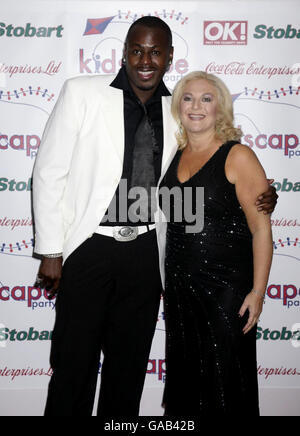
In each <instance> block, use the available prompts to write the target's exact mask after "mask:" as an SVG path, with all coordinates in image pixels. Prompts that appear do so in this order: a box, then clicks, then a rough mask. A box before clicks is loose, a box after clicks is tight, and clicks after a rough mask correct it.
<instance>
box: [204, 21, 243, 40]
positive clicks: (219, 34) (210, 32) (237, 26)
mask: <svg viewBox="0 0 300 436" xmlns="http://www.w3.org/2000/svg"><path fill="white" fill-rule="evenodd" d="M247 42H248V21H204V29H203V44H204V45H246V44H247Z"/></svg>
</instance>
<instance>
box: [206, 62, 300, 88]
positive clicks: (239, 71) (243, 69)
mask: <svg viewBox="0 0 300 436" xmlns="http://www.w3.org/2000/svg"><path fill="white" fill-rule="evenodd" d="M205 71H206V72H207V73H211V74H224V75H225V76H234V75H243V74H245V75H246V76H264V77H266V78H267V79H272V78H273V77H276V76H296V75H299V74H300V66H299V64H295V65H293V66H292V67H291V66H287V65H265V64H259V63H257V62H256V61H252V62H249V63H246V62H238V61H232V62H229V63H227V64H217V63H216V62H214V61H213V62H210V63H209V64H208V65H207V66H206V68H205ZM295 86H296V85H295Z"/></svg>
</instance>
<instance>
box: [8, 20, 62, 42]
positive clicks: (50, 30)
mask: <svg viewBox="0 0 300 436" xmlns="http://www.w3.org/2000/svg"><path fill="white" fill-rule="evenodd" d="M63 30H64V28H63V26H62V25H59V26H57V27H34V26H33V25H32V24H31V23H26V24H25V26H13V25H12V24H8V25H6V24H5V23H0V37H1V36H7V37H9V38H11V37H16V38H20V37H25V38H33V37H37V38H51V37H52V36H55V37H56V38H61V37H62V31H63Z"/></svg>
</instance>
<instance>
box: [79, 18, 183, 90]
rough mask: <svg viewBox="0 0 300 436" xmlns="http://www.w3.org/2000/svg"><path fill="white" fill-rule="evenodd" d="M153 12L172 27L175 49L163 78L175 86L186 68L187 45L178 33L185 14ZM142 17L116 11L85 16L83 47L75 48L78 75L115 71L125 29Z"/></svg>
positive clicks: (117, 67) (111, 72)
mask: <svg viewBox="0 0 300 436" xmlns="http://www.w3.org/2000/svg"><path fill="white" fill-rule="evenodd" d="M147 13H148V11H147ZM153 15H155V16H157V17H159V18H161V19H163V20H164V21H166V22H167V24H169V25H170V28H171V30H172V34H173V45H174V46H176V52H175V57H174V59H173V64H172V65H171V67H170V69H169V71H168V72H167V74H166V75H165V77H164V80H165V81H166V82H174V85H175V83H176V82H177V81H178V80H179V79H180V78H181V77H182V75H183V74H186V73H187V72H188V70H189V64H188V52H189V47H188V44H187V42H186V41H185V40H184V38H183V37H182V36H181V32H182V28H183V26H186V25H187V24H188V17H186V16H184V15H183V14H182V13H181V12H177V13H175V11H172V12H167V11H166V10H162V11H161V12H157V11H155V12H154V14H153ZM142 16H143V14H139V15H138V14H134V13H132V12H122V11H118V13H117V14H116V15H113V16H110V17H105V18H89V19H87V21H86V22H85V27H84V32H83V36H84V39H83V45H84V47H82V48H80V49H79V72H80V74H95V73H96V74H116V73H117V72H118V70H119V68H120V67H121V64H122V53H123V46H124V40H125V37H126V34H127V31H128V28H129V26H130V25H131V24H132V23H134V21H136V20H137V19H138V18H140V17H142ZM177 31H178V32H177Z"/></svg>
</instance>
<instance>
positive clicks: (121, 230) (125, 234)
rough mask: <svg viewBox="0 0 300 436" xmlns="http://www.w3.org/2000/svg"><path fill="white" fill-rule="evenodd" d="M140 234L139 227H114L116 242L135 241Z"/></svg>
mask: <svg viewBox="0 0 300 436" xmlns="http://www.w3.org/2000/svg"><path fill="white" fill-rule="evenodd" d="M138 234H139V230H138V228H137V227H130V226H125V227H114V229H113V237H114V238H115V240H116V241H119V242H128V241H133V240H134V239H136V238H137V236H138Z"/></svg>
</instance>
